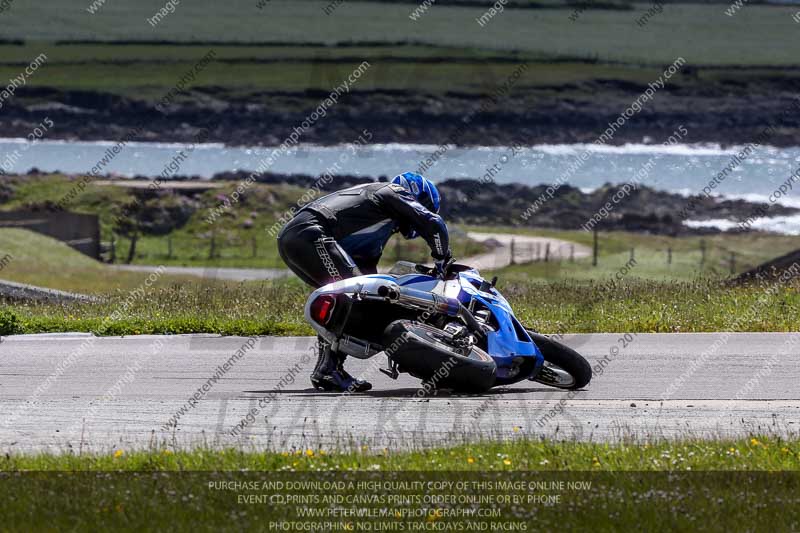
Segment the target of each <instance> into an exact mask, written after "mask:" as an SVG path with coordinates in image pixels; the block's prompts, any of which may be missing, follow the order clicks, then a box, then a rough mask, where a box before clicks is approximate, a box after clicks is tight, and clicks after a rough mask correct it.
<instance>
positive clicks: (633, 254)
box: [630, 248, 636, 262]
mask: <svg viewBox="0 0 800 533" xmlns="http://www.w3.org/2000/svg"><path fill="white" fill-rule="evenodd" d="M630 260H631V262H633V261H635V260H636V258H635V249H634V248H631V258H630Z"/></svg>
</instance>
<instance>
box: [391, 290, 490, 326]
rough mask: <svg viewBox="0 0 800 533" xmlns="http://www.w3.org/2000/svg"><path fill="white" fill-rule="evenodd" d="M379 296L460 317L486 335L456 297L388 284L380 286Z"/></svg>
mask: <svg viewBox="0 0 800 533" xmlns="http://www.w3.org/2000/svg"><path fill="white" fill-rule="evenodd" d="M378 296H380V297H382V298H387V299H388V300H390V301H392V302H394V303H397V304H398V305H402V306H405V307H410V308H412V309H419V310H422V311H430V312H438V313H443V314H446V315H447V316H453V317H456V316H457V317H460V318H461V319H463V320H464V322H465V323H466V324H467V326H468V327H469V328H470V329H471V330H472V331H473V333H475V334H477V335H478V336H479V337H483V336H484V335H485V334H484V331H483V328H481V326H480V324H479V323H478V321H477V320H475V317H474V316H473V315H472V313H470V312H469V309H467V308H466V307H464V306H463V305H462V304H461V302H459V301H458V300H456V299H455V298H447V297H446V296H439V295H438V294H432V293H430V292H425V291H420V290H417V289H411V288H408V287H400V288H398V289H394V288H393V287H387V286H386V285H382V286H380V287H378Z"/></svg>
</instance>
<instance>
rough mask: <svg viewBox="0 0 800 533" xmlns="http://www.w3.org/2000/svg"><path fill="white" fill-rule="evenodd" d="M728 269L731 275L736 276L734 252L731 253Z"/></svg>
mask: <svg viewBox="0 0 800 533" xmlns="http://www.w3.org/2000/svg"><path fill="white" fill-rule="evenodd" d="M730 267H731V275H733V274H736V252H731V258H730Z"/></svg>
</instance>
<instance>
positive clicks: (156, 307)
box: [0, 278, 800, 335]
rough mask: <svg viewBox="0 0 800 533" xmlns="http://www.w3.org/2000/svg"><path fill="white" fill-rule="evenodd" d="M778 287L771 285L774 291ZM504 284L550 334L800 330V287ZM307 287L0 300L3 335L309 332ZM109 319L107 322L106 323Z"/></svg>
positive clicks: (526, 315) (522, 311)
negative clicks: (64, 299) (85, 300)
mask: <svg viewBox="0 0 800 533" xmlns="http://www.w3.org/2000/svg"><path fill="white" fill-rule="evenodd" d="M771 287H774V289H771ZM500 289H501V290H502V292H503V293H504V295H505V296H506V297H507V298H508V299H509V301H510V302H512V304H513V306H514V310H515V312H516V314H517V317H518V318H519V319H520V321H522V323H523V324H526V325H527V326H529V327H532V328H534V329H536V330H538V331H541V332H543V333H558V332H575V333H595V332H615V331H616V332H637V333H647V332H710V331H755V332H759V331H798V330H799V329H800V284H798V283H794V284H790V285H786V286H773V285H766V284H765V285H750V286H746V287H728V286H724V285H722V284H720V282H718V281H714V280H700V281H692V282H680V281H669V282H657V281H648V280H642V279H636V278H627V279H625V280H624V281H621V282H619V283H618V284H610V283H607V282H605V283H604V282H592V281H588V282H577V283H576V282H574V281H559V282H536V281H531V280H524V279H513V278H512V279H508V280H505V281H503V282H502V284H501V285H500ZM308 292H309V291H308V288H307V287H305V286H303V285H302V284H301V283H300V282H299V281H298V280H284V281H276V282H263V283H253V282H251V283H211V282H203V283H200V282H199V281H194V282H192V281H189V282H186V283H183V284H173V285H169V286H165V287H159V288H154V289H150V290H148V291H146V292H145V296H144V297H139V296H131V294H130V293H126V292H125V291H118V292H117V293H116V294H113V295H110V296H108V297H106V298H105V299H104V300H103V301H102V302H96V303H77V302H73V303H63V304H54V303H14V304H5V305H0V311H2V312H4V313H5V314H7V315H8V316H9V317H11V316H13V319H12V318H8V320H7V321H8V324H11V325H9V326H7V327H5V328H4V330H3V331H0V334H10V333H43V332H59V331H94V332H96V333H98V334H105V335H132V334H150V333H158V334H171V333H200V332H212V333H219V334H224V335H311V334H312V333H313V332H312V330H311V328H310V327H309V326H308V325H307V324H306V323H305V321H304V320H303V313H302V309H303V305H304V303H305V299H306V298H307V296H308ZM101 325H102V328H101Z"/></svg>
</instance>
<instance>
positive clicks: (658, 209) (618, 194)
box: [213, 172, 800, 236]
mask: <svg viewBox="0 0 800 533" xmlns="http://www.w3.org/2000/svg"><path fill="white" fill-rule="evenodd" d="M247 177H248V174H247V173H244V172H240V173H223V174H217V175H216V176H214V178H213V179H214V180H223V181H230V182H237V183H238V182H241V181H243V180H245V179H247ZM381 179H385V178H381ZM257 181H258V182H259V183H267V184H282V183H286V184H290V185H295V186H297V187H301V188H304V189H312V188H314V187H319V188H320V189H321V190H322V191H330V190H334V189H339V188H342V187H346V186H351V185H357V184H360V183H368V182H371V181H374V180H372V179H369V178H363V177H359V176H350V175H338V176H334V177H333V178H332V179H330V180H321V179H320V178H319V177H317V176H307V175H299V174H297V175H284V174H270V173H266V174H263V175H261V176H260V177H259V178H258V180H257ZM438 185H439V190H440V192H441V193H442V197H443V199H444V201H443V203H442V216H443V217H444V218H445V219H446V220H448V221H452V222H456V223H464V224H473V225H482V226H493V225H497V226H518V227H524V226H530V227H538V228H550V229H564V230H577V229H593V228H594V227H597V229H599V230H602V231H611V230H618V231H633V232H640V233H653V234H659V235H670V236H680V235H705V234H714V233H720V232H721V230H719V229H718V228H715V227H713V226H701V227H689V226H686V225H684V224H683V222H684V221H686V220H713V219H727V220H734V221H738V220H743V219H746V218H747V217H748V216H749V215H750V214H751V213H759V216H770V217H772V216H787V215H795V214H798V213H800V209H796V208H791V207H786V206H782V205H776V204H767V203H759V202H749V201H746V200H739V199H735V200H734V199H717V198H713V197H710V198H709V197H706V196H704V195H702V194H698V195H693V196H689V197H687V196H683V195H680V194H676V193H670V192H666V191H659V190H656V189H652V188H650V187H643V186H642V187H638V188H635V189H632V188H630V187H627V188H626V186H625V185H612V184H606V185H604V186H602V187H598V188H597V189H595V190H594V191H591V192H583V191H582V190H580V189H579V188H577V187H573V186H570V185H563V186H561V187H560V188H559V189H558V190H557V191H555V194H554V195H553V197H552V198H549V197H548V194H547V190H548V187H549V184H541V185H536V186H528V185H522V184H518V183H509V184H498V183H493V182H489V183H480V182H478V181H476V180H469V179H447V180H443V181H440V182H439V183H438ZM541 198H547V200H546V201H544V202H543V203H540V204H539V203H538V202H540V201H541ZM614 198H617V202H615V201H614ZM534 205H538V207H537V208H536V209H535V210H532V209H531V206H534ZM687 206H688V207H687ZM592 220H594V221H595V222H591V221H592Z"/></svg>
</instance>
